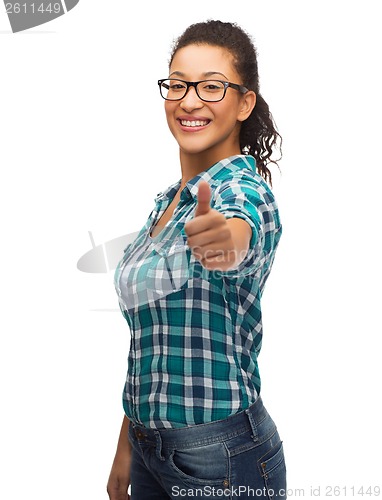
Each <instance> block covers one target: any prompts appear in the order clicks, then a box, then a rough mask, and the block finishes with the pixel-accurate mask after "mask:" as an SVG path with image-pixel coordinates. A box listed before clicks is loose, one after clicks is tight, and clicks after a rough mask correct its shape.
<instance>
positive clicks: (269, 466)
mask: <svg viewBox="0 0 382 500" xmlns="http://www.w3.org/2000/svg"><path fill="white" fill-rule="evenodd" d="M257 465H258V468H259V470H260V473H261V475H262V477H263V480H264V486H265V489H266V491H267V494H268V498H269V500H275V499H278V500H285V499H286V467H285V457H284V448H283V442H282V441H281V440H280V441H279V442H278V443H277V444H276V445H275V446H273V447H272V448H271V449H270V450H268V451H267V453H265V455H263V456H262V457H261V458H259V459H258V461H257Z"/></svg>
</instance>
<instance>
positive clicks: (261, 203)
mask: <svg viewBox="0 0 382 500" xmlns="http://www.w3.org/2000/svg"><path fill="white" fill-rule="evenodd" d="M213 208H214V209H215V210H217V211H218V212H221V213H222V214H224V216H225V217H226V218H227V219H228V218H231V217H239V218H240V219H243V220H245V221H247V222H248V224H249V225H250V226H251V228H252V235H251V239H250V242H249V248H248V252H247V254H246V255H245V257H244V259H243V260H242V261H241V262H240V263H239V265H238V266H237V267H236V268H231V269H230V270H228V271H219V273H221V275H223V276H231V277H236V276H245V275H248V274H253V273H255V272H256V270H257V269H258V268H259V267H261V266H262V265H264V264H265V263H266V261H267V259H269V258H270V256H271V255H272V253H273V251H274V249H275V247H276V245H277V242H278V239H279V237H280V235H281V223H280V220H279V216H278V209H277V205H276V201H275V199H274V196H273V194H272V192H271V190H270V188H269V187H268V186H267V185H265V181H263V182H262V181H260V180H257V179H256V178H255V177H254V176H251V175H250V174H249V173H243V172H240V173H238V174H237V175H235V176H233V177H231V178H230V179H228V180H225V181H223V182H222V183H221V184H220V185H219V186H218V187H217V188H216V189H215V192H214V206H213Z"/></svg>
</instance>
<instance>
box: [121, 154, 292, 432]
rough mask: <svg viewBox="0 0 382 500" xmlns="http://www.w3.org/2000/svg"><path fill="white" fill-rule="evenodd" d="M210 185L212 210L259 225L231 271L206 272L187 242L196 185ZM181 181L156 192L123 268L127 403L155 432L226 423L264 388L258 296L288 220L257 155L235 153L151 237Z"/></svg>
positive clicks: (191, 186) (184, 195) (189, 187)
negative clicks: (282, 218)
mask: <svg viewBox="0 0 382 500" xmlns="http://www.w3.org/2000/svg"><path fill="white" fill-rule="evenodd" d="M202 179H203V180H205V181H207V182H208V183H209V185H210V187H211V207H212V208H214V209H215V210H218V211H219V212H221V213H223V214H224V215H225V217H226V218H230V217H240V218H242V219H244V220H246V221H247V222H248V223H249V224H250V226H251V228H252V236H251V240H250V247H249V250H248V253H247V254H246V256H245V257H244V260H242V262H241V263H240V264H239V265H238V266H237V267H236V268H235V269H230V270H228V271H211V270H207V269H205V268H204V267H203V266H202V265H201V263H200V262H199V261H198V260H197V259H195V257H194V256H193V255H192V253H191V249H190V248H189V247H188V246H187V236H186V233H185V231H184V225H185V223H186V222H187V221H189V220H191V219H192V218H193V217H194V213H195V208H196V205H197V193H198V184H199V182H200V180H202ZM180 183H181V181H180V180H179V181H177V182H176V183H175V184H172V185H171V186H169V187H168V188H167V189H166V190H165V191H163V192H161V193H159V194H158V195H157V197H156V198H155V200H154V201H155V208H154V209H153V211H152V212H151V213H150V215H149V217H148V219H147V221H146V224H145V225H144V226H143V228H142V229H141V230H140V232H139V233H138V235H137V237H136V238H135V240H134V241H133V242H132V243H130V244H129V245H128V246H127V247H126V248H125V250H124V255H123V258H122V259H121V261H120V262H119V263H118V266H117V268H116V270H115V276H114V284H115V288H116V291H117V294H118V298H119V306H120V309H121V311H122V314H123V316H124V317H125V319H126V321H127V323H128V325H129V328H130V332H131V343H130V351H129V357H128V370H127V377H126V382H125V385H124V390H123V407H124V411H125V413H126V415H127V417H128V418H129V419H131V420H132V421H134V422H136V423H140V424H143V425H145V426H146V427H151V428H176V427H184V426H190V425H195V424H202V423H206V422H211V421H214V420H220V419H224V418H226V417H228V416H229V415H232V414H234V413H237V412H239V411H241V410H243V409H245V408H247V407H248V406H249V405H250V404H251V403H253V402H254V401H255V400H256V398H257V397H258V395H259V394H260V385H261V384H260V376H259V370H258V363H257V357H258V355H259V352H260V348H261V342H262V334H263V327H262V318H261V307H260V299H261V295H262V292H263V289H264V285H265V282H266V280H267V278H268V276H269V273H270V271H271V267H272V263H273V260H274V257H275V252H276V248H277V246H278V243H279V240H280V237H281V233H282V225H281V223H280V218H279V212H278V207H277V204H276V201H275V198H274V195H273V194H272V192H271V190H270V188H269V186H268V184H267V183H266V182H265V181H264V179H263V178H262V177H261V176H260V174H258V173H257V172H256V162H255V159H254V158H253V157H252V156H246V155H235V156H231V157H230V158H226V159H224V160H222V161H219V162H218V163H216V164H214V165H212V166H211V167H210V168H208V169H207V170H205V171H203V172H201V173H200V174H198V175H197V176H195V177H194V178H193V179H191V180H190V181H188V182H187V184H186V186H185V187H184V189H183V190H182V192H181V196H180V201H179V204H178V206H177V207H176V209H175V211H174V213H173V216H172V218H171V219H170V221H169V222H168V223H167V224H166V226H165V228H164V229H163V230H162V231H161V233H159V234H158V235H157V236H156V237H154V238H151V237H150V233H151V229H152V227H153V226H154V225H155V223H156V221H157V220H159V218H160V217H161V215H162V214H163V212H164V211H165V209H166V208H167V206H168V205H169V204H170V203H171V201H172V199H173V198H174V196H175V194H176V192H177V191H178V190H179V187H180Z"/></svg>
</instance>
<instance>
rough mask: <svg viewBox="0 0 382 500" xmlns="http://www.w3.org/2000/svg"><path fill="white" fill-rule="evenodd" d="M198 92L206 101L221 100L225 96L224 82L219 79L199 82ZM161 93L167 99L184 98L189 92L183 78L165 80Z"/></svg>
mask: <svg viewBox="0 0 382 500" xmlns="http://www.w3.org/2000/svg"><path fill="white" fill-rule="evenodd" d="M196 87H197V94H198V95H199V97H200V98H201V99H204V100H206V101H220V100H221V99H222V98H223V96H224V84H223V83H221V82H219V81H217V80H207V81H204V82H199V83H198V84H197V86H196ZM160 90H161V94H162V96H163V97H164V98H165V99H169V100H178V99H183V97H184V96H185V95H186V92H187V84H186V83H184V82H182V81H181V80H173V79H169V80H164V82H163V83H162V85H161V88H160Z"/></svg>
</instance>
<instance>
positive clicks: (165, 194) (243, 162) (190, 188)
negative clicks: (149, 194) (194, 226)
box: [154, 155, 256, 203]
mask: <svg viewBox="0 0 382 500" xmlns="http://www.w3.org/2000/svg"><path fill="white" fill-rule="evenodd" d="M242 168H246V169H249V170H252V171H253V172H255V173H256V160H255V158H254V157H253V156H251V155H234V156H230V157H228V158H225V159H224V160H220V161H218V162H217V163H215V164H214V165H212V166H211V167H209V168H207V169H206V170H203V172H200V174H198V175H196V176H195V177H193V178H192V179H190V180H189V181H188V182H186V186H185V187H184V189H183V191H182V196H185V197H189V196H192V197H193V198H195V199H197V195H198V184H199V182H200V181H201V180H204V181H207V182H208V183H209V184H210V186H211V187H213V186H214V184H215V183H218V182H219V181H221V179H222V178H223V176H225V174H226V173H227V172H228V173H230V172H235V171H237V170H240V169H242ZM180 183H181V179H179V180H178V181H177V182H175V183H174V184H171V185H170V186H169V187H168V188H167V189H165V190H164V191H161V192H160V193H158V194H157V196H156V197H155V199H154V201H155V203H159V202H162V201H164V200H165V199H171V198H173V197H174V196H175V194H176V193H177V191H178V190H179V187H180Z"/></svg>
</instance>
